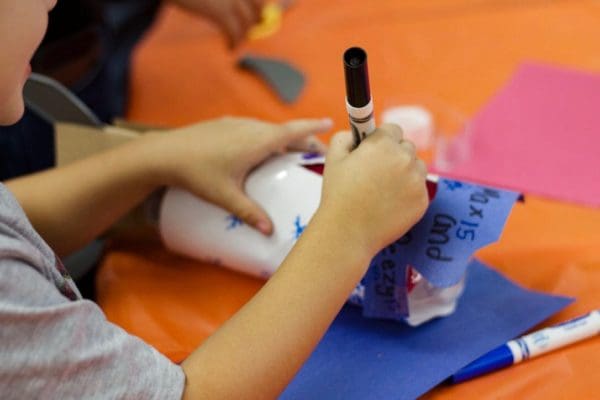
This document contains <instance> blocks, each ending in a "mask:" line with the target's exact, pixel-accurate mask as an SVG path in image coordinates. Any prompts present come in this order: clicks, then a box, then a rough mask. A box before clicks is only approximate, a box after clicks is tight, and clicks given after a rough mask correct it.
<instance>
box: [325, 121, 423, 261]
mask: <svg viewBox="0 0 600 400" xmlns="http://www.w3.org/2000/svg"><path fill="white" fill-rule="evenodd" d="M351 148H352V138H351V135H350V134H348V133H338V134H336V135H335V136H334V137H333V138H332V140H331V142H330V149H329V152H328V155H327V162H326V164H325V172H324V176H323V193H322V197H321V205H320V207H319V211H318V214H328V215H329V218H327V219H328V220H331V221H339V223H340V224H342V223H343V225H344V230H345V232H346V236H347V238H348V239H350V240H351V239H356V240H357V241H358V242H357V243H356V244H357V245H360V246H364V245H366V246H367V248H369V249H370V251H371V252H372V254H375V252H377V251H379V250H380V249H381V248H383V247H384V246H386V245H387V244H389V243H391V242H392V241H394V240H395V239H397V238H398V237H400V236H402V235H403V234H404V233H405V232H406V231H408V230H409V229H410V228H411V227H412V226H413V225H414V224H415V223H417V222H418V221H419V219H420V218H421V217H422V216H423V214H424V212H425V210H426V208H427V204H428V197H427V190H426V185H425V178H426V175H427V169H426V167H425V164H424V163H423V161H421V160H419V159H418V158H417V156H416V154H415V146H414V145H413V144H412V143H411V142H409V141H406V140H403V139H402V130H401V129H400V127H399V126H397V125H392V124H385V125H382V126H381V127H380V128H378V129H377V130H376V131H375V132H374V133H373V134H371V135H369V136H368V137H367V138H366V139H365V140H364V141H363V142H362V143H361V144H360V146H359V147H358V148H357V149H355V150H353V151H352V152H351V151H350V150H351ZM349 245H351V244H349Z"/></svg>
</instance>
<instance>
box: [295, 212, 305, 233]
mask: <svg viewBox="0 0 600 400" xmlns="http://www.w3.org/2000/svg"><path fill="white" fill-rule="evenodd" d="M294 227H295V228H296V229H295V231H294V239H298V238H299V237H300V235H302V233H303V232H304V229H306V224H304V225H303V224H302V222H301V220H300V215H297V216H296V220H295V221H294Z"/></svg>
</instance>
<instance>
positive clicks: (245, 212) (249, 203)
mask: <svg viewBox="0 0 600 400" xmlns="http://www.w3.org/2000/svg"><path fill="white" fill-rule="evenodd" d="M221 207H223V208H225V209H226V210H228V211H230V212H231V213H233V214H234V215H235V216H236V217H237V218H239V219H240V220H241V221H243V222H244V223H246V224H248V225H250V226H252V227H254V228H255V229H256V230H258V231H260V232H261V233H262V234H264V235H267V236H268V235H270V234H271V233H272V232H273V224H272V222H271V219H270V218H269V216H268V215H267V213H266V212H265V210H263V209H262V207H261V206H260V205H258V204H257V203H256V202H255V201H254V200H252V199H251V198H250V197H248V195H247V194H246V193H244V191H243V190H242V189H241V188H240V187H237V186H235V185H233V184H232V185H229V186H228V188H227V189H226V190H225V191H224V193H223V202H222V204H221Z"/></svg>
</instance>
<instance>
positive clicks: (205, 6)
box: [172, 0, 265, 47]
mask: <svg viewBox="0 0 600 400" xmlns="http://www.w3.org/2000/svg"><path fill="white" fill-rule="evenodd" d="M172 1H173V2H175V3H176V4H178V5H180V6H182V7H184V8H186V9H188V10H191V11H193V12H195V13H198V14H200V15H203V16H205V17H207V18H209V19H210V20H211V21H213V22H214V23H215V24H217V26H218V27H219V28H220V29H221V31H222V32H223V33H224V34H225V36H226V37H227V40H228V43H229V46H230V47H235V46H237V45H238V44H239V43H240V42H241V41H242V40H243V39H244V37H245V36H246V33H247V32H248V30H249V29H250V28H251V27H252V26H253V25H254V24H257V23H258V22H260V17H261V12H262V7H263V5H264V3H265V0H172Z"/></svg>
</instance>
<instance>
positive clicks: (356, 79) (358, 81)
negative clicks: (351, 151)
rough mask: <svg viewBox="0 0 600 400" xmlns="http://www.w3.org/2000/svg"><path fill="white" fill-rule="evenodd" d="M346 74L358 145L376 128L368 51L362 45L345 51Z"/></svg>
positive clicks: (355, 141)
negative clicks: (370, 86) (368, 66)
mask: <svg viewBox="0 0 600 400" xmlns="http://www.w3.org/2000/svg"><path fill="white" fill-rule="evenodd" d="M344 75H345V76H346V110H348V115H349V117H350V126H351V127H352V135H353V137H354V147H356V146H358V145H359V144H360V142H361V141H362V140H363V139H364V138H365V137H366V136H367V135H369V134H370V133H372V132H373V131H374V130H375V117H374V116H373V100H372V99H371V89H370V88H369V69H368V68H367V53H366V52H365V51H364V50H363V49H361V48H360V47H351V48H349V49H348V50H346V51H345V52H344Z"/></svg>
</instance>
